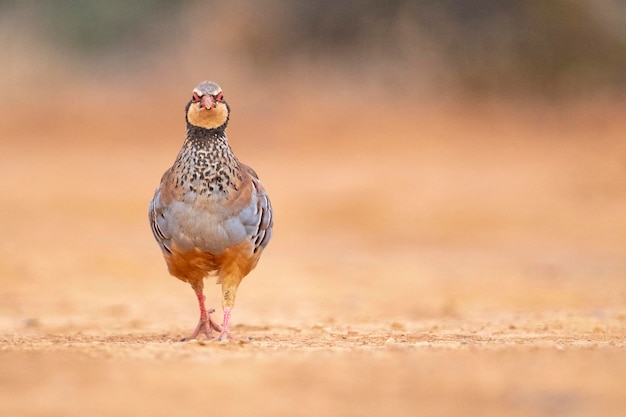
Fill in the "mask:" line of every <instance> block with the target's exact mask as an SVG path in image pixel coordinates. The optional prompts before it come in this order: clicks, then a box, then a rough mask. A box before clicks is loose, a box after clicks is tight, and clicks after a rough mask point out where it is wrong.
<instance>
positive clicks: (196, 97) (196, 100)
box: [191, 93, 200, 103]
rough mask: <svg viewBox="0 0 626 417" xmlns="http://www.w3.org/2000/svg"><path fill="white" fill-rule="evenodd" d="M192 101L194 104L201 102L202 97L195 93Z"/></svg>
mask: <svg viewBox="0 0 626 417" xmlns="http://www.w3.org/2000/svg"><path fill="white" fill-rule="evenodd" d="M191 101H192V102H194V103H197V102H199V101H200V96H199V95H198V93H193V97H191Z"/></svg>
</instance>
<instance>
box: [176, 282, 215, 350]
mask: <svg viewBox="0 0 626 417" xmlns="http://www.w3.org/2000/svg"><path fill="white" fill-rule="evenodd" d="M196 297H198V306H199V307H200V320H199V321H198V325H197V326H196V328H195V329H194V331H193V332H192V333H191V334H190V335H189V336H188V337H185V338H183V339H181V342H184V341H187V340H193V339H196V338H197V337H198V335H199V334H200V333H202V334H204V335H205V336H206V337H207V339H212V338H213V330H217V331H218V332H222V329H221V328H220V326H219V325H218V324H217V323H216V322H215V321H214V320H213V319H212V318H211V313H213V312H215V309H213V308H212V309H210V310H207V309H206V308H205V306H204V299H205V298H204V294H202V292H198V291H196Z"/></svg>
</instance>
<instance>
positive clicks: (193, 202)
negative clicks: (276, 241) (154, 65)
mask: <svg viewBox="0 0 626 417" xmlns="http://www.w3.org/2000/svg"><path fill="white" fill-rule="evenodd" d="M185 112H186V121H187V134H186V137H185V141H184V143H183V146H182V149H181V150H180V152H179V153H178V156H177V158H176V161H174V164H173V165H172V167H171V168H169V169H168V170H167V171H165V174H163V177H162V178H161V183H160V185H159V186H158V188H157V189H156V191H155V193H154V197H153V198H152V201H150V206H149V210H148V214H149V219H150V226H151V228H152V233H153V234H154V237H155V239H156V240H157V242H158V244H159V246H160V247H161V251H162V252H163V256H164V258H165V262H166V264H167V267H168V269H169V272H170V274H171V275H173V276H175V277H176V278H178V279H180V280H181V281H185V282H188V283H189V284H190V285H191V287H192V288H193V290H194V291H195V293H196V297H197V299H198V305H199V307H200V320H199V321H198V325H197V326H196V328H195V329H194V331H193V332H192V333H191V335H189V337H186V338H185V339H183V340H190V339H195V338H196V337H198V335H199V334H204V335H205V336H206V337H207V338H209V339H212V338H213V330H216V331H217V332H219V335H217V339H218V340H227V339H229V338H231V335H230V317H231V310H232V308H233V306H234V304H235V296H236V294H237V288H238V287H239V284H240V283H241V280H242V279H243V278H244V277H245V276H246V275H248V273H249V272H250V271H251V270H252V269H253V268H254V267H255V266H256V264H257V262H258V261H259V258H260V256H261V253H262V252H263V249H264V248H265V247H266V246H267V244H268V243H269V241H270V238H271V236H272V226H273V220H272V206H271V203H270V200H269V197H268V195H267V192H266V191H265V188H263V185H261V182H260V181H259V178H258V176H257V174H256V173H255V172H254V170H253V169H252V168H250V167H249V166H247V165H244V164H243V163H241V162H239V160H238V159H237V157H236V156H235V154H234V153H233V150H232V149H231V147H230V145H229V143H228V139H227V138H226V132H225V130H226V126H227V125H228V120H229V116H230V107H229V106H228V104H227V103H226V101H225V100H224V95H223V93H222V89H221V88H220V87H219V86H218V85H217V84H215V83H213V82H208V81H205V82H203V83H201V84H199V85H198V86H197V87H196V88H194V89H193V95H192V97H191V100H190V101H189V103H187V106H186V108H185ZM211 275H215V276H217V282H218V284H221V286H222V308H223V313H224V316H223V321H222V324H221V325H219V324H218V323H217V322H215V320H213V318H211V313H213V312H215V310H214V309H210V310H207V309H206V307H205V296H204V290H203V288H204V278H206V277H208V276H211Z"/></svg>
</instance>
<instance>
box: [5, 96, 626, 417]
mask: <svg viewBox="0 0 626 417" xmlns="http://www.w3.org/2000/svg"><path fill="white" fill-rule="evenodd" d="M68 94H69V93H68ZM305 96H306V97H308V98H309V100H307V101H295V102H294V101H293V100H291V99H292V98H285V99H284V101H280V100H278V103H279V104H278V105H276V106H275V107H272V108H270V109H268V108H266V107H263V106H264V105H265V103H266V102H264V101H263V100H260V99H259V98H258V97H256V98H252V99H246V97H245V96H244V95H238V94H237V93H235V94H233V95H232V96H231V98H230V99H229V100H230V104H231V106H232V107H233V109H234V113H233V117H232V119H231V125H230V127H229V137H230V140H231V143H232V145H233V147H234V148H235V151H236V152H237V153H238V155H239V156H240V159H242V160H243V161H245V162H247V163H249V164H250V165H252V166H253V167H254V168H255V169H256V171H257V172H258V173H259V174H260V176H261V178H262V180H263V182H264V184H265V186H266V188H267V189H268V191H269V193H270V196H271V197H272V201H273V205H274V208H275V215H276V217H275V218H276V226H275V233H274V238H273V241H272V242H271V244H270V246H269V247H268V249H267V251H266V252H265V253H264V255H263V258H262V259H261V262H260V263H259V266H258V267H257V269H256V270H255V271H253V273H252V274H251V275H250V276H249V277H247V278H246V279H245V280H244V282H243V283H242V285H241V287H240V291H239V294H238V299H237V305H236V307H235V310H234V311H233V323H234V333H235V334H236V335H238V336H239V337H240V340H242V341H240V342H230V343H218V342H208V341H193V342H188V343H181V342H178V339H179V338H181V337H182V336H184V335H186V334H187V333H188V332H190V331H191V330H192V328H193V327H194V326H195V324H196V321H197V311H196V309H197V306H196V304H195V298H194V295H193V292H192V290H191V288H190V287H189V286H188V285H186V284H183V283H182V282H179V281H177V280H176V279H174V278H172V277H170V276H169V275H168V274H167V270H166V267H165V264H164V262H163V260H162V258H161V254H160V252H159V250H158V247H157V245H156V243H155V242H154V241H153V238H152V235H151V232H150V229H149V227H148V223H147V218H146V210H147V204H148V201H149V199H150V198H151V197H152V193H153V191H154V188H155V187H156V185H157V183H158V181H159V179H160V176H161V174H162V172H163V171H164V170H165V169H166V168H167V167H168V166H169V165H170V164H171V162H172V161H173V159H174V157H175V155H176V153H177V151H178V148H179V146H180V144H181V143H182V136H183V130H184V126H183V119H182V115H183V112H182V107H183V106H184V104H185V103H184V101H185V100H186V99H187V97H186V95H184V94H180V95H178V96H177V95H172V96H171V97H170V96H168V97H165V98H163V100H162V102H163V104H162V105H160V106H144V105H138V102H139V99H138V98H133V97H130V98H128V97H121V98H120V97H116V96H114V95H111V96H104V95H103V96H101V97H85V96H83V95H78V94H77V95H76V96H68V97H65V98H64V99H65V100H66V101H67V103H65V104H62V105H58V106H55V107H52V108H51V107H50V106H46V105H45V103H43V102H35V103H33V102H27V101H24V102H23V103H22V104H18V105H17V106H15V105H11V106H8V105H7V104H4V105H2V109H1V110H2V114H3V117H2V118H3V121H2V126H0V137H1V141H2V143H1V146H2V152H1V153H0V175H1V176H2V178H3V181H2V182H1V183H0V207H2V216H1V219H0V227H1V230H0V231H1V233H2V236H3V239H2V240H1V241H0V285H1V288H2V289H1V290H0V369H1V372H0V415H3V416H51V417H52V416H79V415H81V416H83V415H97V416H121V415H128V416H133V415H144V416H166V415H167V416H171V415H181V414H186V415H207V414H208V415H256V416H275V415H301V416H308V415H311V416H313V415H315V416H325V415H341V416H366V415H395V416H415V415H437V416H459V415H480V416H504V415H506V416H591V415H596V416H600V415H601V416H623V415H626V395H625V393H626V391H625V388H624V382H625V381H626V376H625V375H626V279H625V277H626V256H625V255H626V249H625V248H626V233H625V231H626V186H625V185H624V184H626V183H625V182H624V178H626V141H624V137H625V136H624V135H625V132H626V114H624V113H625V112H624V107H623V106H621V105H618V104H615V103H610V102H606V101H602V100H598V101H597V102H594V101H585V102H580V103H578V104H569V105H562V104H559V103H534V102H533V103H529V102H523V101H522V102H515V103H507V102H502V101H497V100H494V101H481V102H463V101H461V102H459V101H447V102H446V101H433V102H429V101H427V100H423V101H417V102H413V101H411V102H406V103H404V102H394V103H393V105H392V106H371V105H369V104H371V103H372V101H371V100H369V99H368V98H367V97H366V98H365V99H364V100H363V101H362V102H360V104H357V105H354V103H348V102H345V100H344V101H342V98H341V97H340V96H339V97H338V98H337V99H336V101H333V102H331V103H328V101H326V100H322V99H321V98H320V99H317V100H316V99H314V98H312V97H315V92H308V94H306V95H305ZM388 104H389V103H388ZM259 108H261V109H263V111H259ZM276 121H280V122H276ZM207 293H208V294H207V296H208V300H209V304H210V305H213V306H215V307H217V308H218V312H219V290H218V287H216V286H212V285H207Z"/></svg>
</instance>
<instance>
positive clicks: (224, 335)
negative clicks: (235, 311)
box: [217, 307, 233, 342]
mask: <svg viewBox="0 0 626 417" xmlns="http://www.w3.org/2000/svg"><path fill="white" fill-rule="evenodd" d="M230 312H231V309H230V307H224V321H223V322H222V330H221V332H220V335H219V336H218V338H217V340H218V341H220V342H221V341H222V340H228V339H232V338H233V337H232V336H231V335H230Z"/></svg>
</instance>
